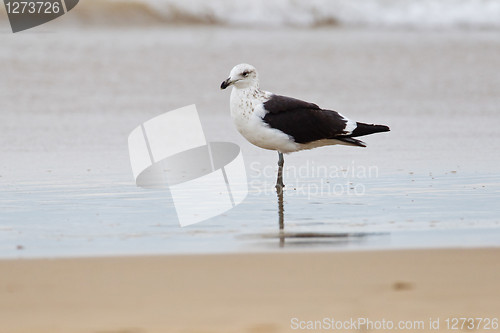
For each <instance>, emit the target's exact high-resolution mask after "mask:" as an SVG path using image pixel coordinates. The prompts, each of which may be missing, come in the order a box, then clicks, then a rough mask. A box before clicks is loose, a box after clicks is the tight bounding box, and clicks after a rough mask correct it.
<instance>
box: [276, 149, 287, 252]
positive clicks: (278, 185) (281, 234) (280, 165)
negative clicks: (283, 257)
mask: <svg viewBox="0 0 500 333" xmlns="http://www.w3.org/2000/svg"><path fill="white" fill-rule="evenodd" d="M278 156H279V159H278V179H277V180H276V194H277V195H278V217H279V219H278V223H279V237H280V247H284V246H285V230H284V229H285V217H284V214H283V212H284V210H285V209H284V207H283V187H285V185H284V184H283V164H285V160H284V159H283V154H282V153H281V152H278Z"/></svg>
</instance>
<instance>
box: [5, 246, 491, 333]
mask: <svg viewBox="0 0 500 333" xmlns="http://www.w3.org/2000/svg"><path fill="white" fill-rule="evenodd" d="M499 255H500V250H498V249H475V250H459V249H456V250H453V249H450V250H419V251H388V252H384V251H372V252H363V251H362V252H347V253H283V254H276V253H275V254H270V253H267V254H254V255H244V254H239V255H196V256H166V257H128V258H126V257H121V258H120V257H118V258H94V259H69V260H68V259H59V260H48V259H42V260H7V261H0V271H1V272H2V274H1V275H0V313H1V322H2V324H1V328H0V332H6V333H7V332H9V333H28V332H29V333H33V332H37V333H38V332H47V333H49V332H50V333H59V332H61V333H62V332H64V333H73V332H75V333H97V332H99V333H104V332H106V333H139V332H148V333H156V332H158V333H160V332H182V333H195V332H196V333H209V332H219V333H224V332H245V333H279V332H291V331H297V330H293V327H292V326H291V325H292V321H291V320H292V318H297V319H298V320H304V321H308V320H313V321H314V320H323V318H332V317H333V318H334V319H335V320H342V321H346V320H350V319H351V318H354V320H357V318H367V319H369V320H371V321H382V320H384V319H385V320H386V321H392V322H393V323H394V325H399V321H405V322H407V321H411V322H412V323H416V322H420V321H422V322H423V324H421V325H424V326H422V329H419V330H418V331H419V332H429V331H434V332H435V331H440V332H446V331H449V330H447V329H446V322H445V320H446V319H447V318H452V317H467V318H469V317H474V318H477V317H482V318H486V317H489V318H497V317H498V316H499V313H498V311H497V310H498V309H499V308H500V291H499V289H498V288H496V287H494V286H496V285H497V282H498V280H499V279H500V267H499V266H498V265H497V263H498V256H499ZM430 318H432V319H433V320H436V319H438V318H439V320H440V329H439V330H431V329H430V324H429V319H430ZM366 325H368V324H366ZM366 325H361V326H360V327H358V328H357V329H353V330H342V331H352V332H357V331H363V332H375V331H384V330H375V329H370V327H369V326H366ZM298 331H301V330H298ZM303 331H306V330H303ZM310 331H314V332H320V330H310ZM325 331H328V330H325ZM385 331H387V330H385ZM395 331H400V332H404V331H407V332H412V330H395ZM413 331H417V330H413ZM478 331H479V332H482V331H483V330H481V329H480V330H478ZM493 331H494V330H493Z"/></svg>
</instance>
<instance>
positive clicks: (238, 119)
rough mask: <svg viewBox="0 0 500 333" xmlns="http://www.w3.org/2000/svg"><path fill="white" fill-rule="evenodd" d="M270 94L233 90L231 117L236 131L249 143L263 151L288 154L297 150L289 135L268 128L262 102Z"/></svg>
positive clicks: (251, 90) (248, 90)
mask: <svg viewBox="0 0 500 333" xmlns="http://www.w3.org/2000/svg"><path fill="white" fill-rule="evenodd" d="M270 96H271V94H270V93H268V92H262V91H258V90H255V89H237V88H233V90H232V92H231V101H230V108H231V117H232V118H233V122H234V124H235V125H236V128H237V129H238V131H239V132H240V133H241V135H243V137H245V139H247V140H248V141H249V142H250V143H252V144H254V145H256V146H258V147H260V148H264V149H270V150H278V151H280V152H282V153H289V152H293V151H297V150H298V149H299V147H298V144H297V143H295V142H294V141H293V140H292V139H291V138H290V136H289V135H287V134H285V133H283V132H281V131H280V130H277V129H274V128H271V127H269V125H268V124H267V123H266V122H264V120H263V118H264V116H265V115H266V112H267V111H266V110H265V109H264V104H263V103H264V102H265V101H267V100H268V99H269V98H270Z"/></svg>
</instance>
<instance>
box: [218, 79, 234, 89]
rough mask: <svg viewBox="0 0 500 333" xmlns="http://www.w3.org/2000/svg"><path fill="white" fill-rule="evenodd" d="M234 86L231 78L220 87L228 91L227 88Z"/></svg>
mask: <svg viewBox="0 0 500 333" xmlns="http://www.w3.org/2000/svg"><path fill="white" fill-rule="evenodd" d="M232 84H233V82H231V78H227V80H226V81H224V82H222V84H221V85H220V88H221V89H226V88H227V87H229V86H230V85H232Z"/></svg>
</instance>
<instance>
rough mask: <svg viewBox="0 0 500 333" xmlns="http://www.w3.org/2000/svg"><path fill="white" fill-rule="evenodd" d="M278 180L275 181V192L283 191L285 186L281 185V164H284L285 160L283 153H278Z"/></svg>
mask: <svg viewBox="0 0 500 333" xmlns="http://www.w3.org/2000/svg"><path fill="white" fill-rule="evenodd" d="M278 156H279V159H278V179H276V190H281V191H282V190H283V187H285V185H284V184H283V164H285V160H284V159H283V153H282V152H278Z"/></svg>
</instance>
